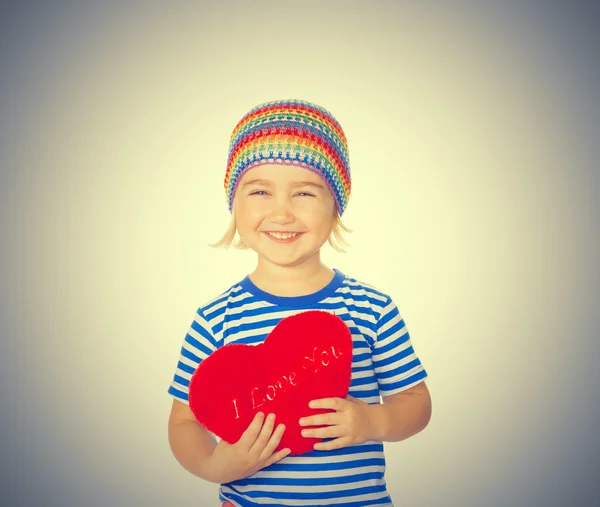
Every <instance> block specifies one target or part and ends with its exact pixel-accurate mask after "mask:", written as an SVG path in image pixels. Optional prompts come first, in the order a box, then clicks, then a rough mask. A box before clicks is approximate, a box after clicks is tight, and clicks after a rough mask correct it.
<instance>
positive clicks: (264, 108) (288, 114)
mask: <svg viewBox="0 0 600 507" xmlns="http://www.w3.org/2000/svg"><path fill="white" fill-rule="evenodd" d="M263 164H281V165H298V166H300V167H304V168H306V169H309V170H311V171H313V172H314V173H316V174H318V175H319V176H321V177H322V178H323V179H324V180H325V182H326V183H327V185H328V186H329V189H330V190H331V193H332V194H333V196H334V198H335V200H336V203H337V210H338V213H339V214H340V215H342V214H343V213H344V210H345V209H346V206H347V205H348V199H349V198H350V161H349V158H348V142H347V141H346V136H345V135H344V132H343V130H342V127H341V125H340V124H339V123H338V122H337V120H336V119H335V118H334V117H333V116H332V115H331V113H329V112H328V111H327V110H325V109H323V108H322V107H320V106H317V105H315V104H311V103H310V102H306V101H303V100H277V101H274V102H266V103H264V104H261V105H259V106H256V107H255V108H253V109H252V110H251V111H250V112H248V113H247V114H246V115H245V116H244V117H243V118H242V119H241V120H240V121H239V123H238V124H237V125H236V127H235V129H234V130H233V133H232V134H231V139H230V143H229V155H228V157H227V171H226V173H225V192H226V194H227V203H228V206H229V211H230V212H231V210H232V206H233V198H234V196H235V191H236V189H237V186H238V184H239V182H240V180H241V178H242V176H243V174H244V173H245V172H246V171H248V170H249V169H251V168H253V167H256V166H258V165H263Z"/></svg>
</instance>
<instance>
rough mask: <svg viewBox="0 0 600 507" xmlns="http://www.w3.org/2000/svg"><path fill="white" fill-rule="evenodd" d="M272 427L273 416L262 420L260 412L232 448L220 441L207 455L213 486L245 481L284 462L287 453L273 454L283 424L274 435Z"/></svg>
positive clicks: (231, 445) (282, 429) (283, 451)
mask: <svg viewBox="0 0 600 507" xmlns="http://www.w3.org/2000/svg"><path fill="white" fill-rule="evenodd" d="M263 421H264V424H263ZM274 425H275V414H269V415H268V417H267V418H266V419H265V416H264V414H263V413H262V412H259V413H257V414H256V416H255V417H254V420H253V421H252V422H251V423H250V425H249V426H248V428H247V429H246V431H244V433H242V436H241V437H240V439H239V440H238V441H237V442H236V443H235V444H230V443H228V442H226V441H224V440H221V441H220V442H219V443H218V444H217V445H216V447H215V449H214V450H213V452H212V454H211V455H210V469H211V470H213V472H214V474H215V476H216V477H218V480H215V482H219V483H221V484H224V483H226V482H231V481H235V480H239V479H243V478H246V477H248V476H249V475H252V474H253V473H255V472H258V471H259V470H261V469H262V468H265V467H268V466H269V465H272V464H273V463H275V462H277V461H279V460H281V459H283V458H285V457H286V456H287V455H288V454H289V453H290V450H289V449H282V450H280V451H279V452H277V453H275V454H273V451H274V450H275V449H276V448H277V446H278V445H279V442H280V441H281V437H282V436H283V432H284V431H285V426H284V425H283V424H280V425H279V426H278V427H277V429H275V431H273V427H274Z"/></svg>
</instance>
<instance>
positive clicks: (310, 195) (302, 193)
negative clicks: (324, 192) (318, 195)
mask: <svg viewBox="0 0 600 507" xmlns="http://www.w3.org/2000/svg"><path fill="white" fill-rule="evenodd" d="M296 195H306V196H308V197H314V195H313V194H309V193H308V192H298V193H297V194H296Z"/></svg>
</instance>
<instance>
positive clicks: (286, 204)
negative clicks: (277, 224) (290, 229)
mask: <svg viewBox="0 0 600 507" xmlns="http://www.w3.org/2000/svg"><path fill="white" fill-rule="evenodd" d="M271 216H272V218H273V220H277V221H281V220H284V221H290V220H293V219H294V214H293V213H292V203H291V201H290V200H289V199H287V198H279V199H276V200H275V201H274V202H273V209H272V210H271Z"/></svg>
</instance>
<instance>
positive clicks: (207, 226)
mask: <svg viewBox="0 0 600 507" xmlns="http://www.w3.org/2000/svg"><path fill="white" fill-rule="evenodd" d="M153 5H154V6H153ZM61 6H62V7H61V8H60V9H59V8H57V9H56V10H54V11H52V10H51V9H48V8H47V9H46V11H47V12H46V11H42V12H39V13H37V14H35V13H29V12H25V11H19V12H20V14H18V15H15V17H14V20H13V21H14V23H15V26H17V27H18V26H28V27H29V30H26V31H19V30H18V29H17V28H12V29H9V31H8V32H7V33H8V34H9V35H7V38H8V37H9V36H10V37H12V39H10V40H14V41H16V42H14V44H13V46H12V48H11V50H10V51H11V52H8V51H7V52H6V53H5V54H6V55H9V56H10V55H12V59H8V56H7V59H6V60H5V62H6V66H5V68H6V69H10V73H3V75H4V76H5V77H4V78H3V79H4V83H5V85H4V87H3V91H2V92H0V93H1V94H2V95H1V100H2V105H3V109H4V111H5V113H4V115H3V116H4V119H3V120H2V132H3V144H2V146H3V153H4V155H3V160H4V162H3V166H4V167H5V170H4V172H3V189H2V192H3V212H2V213H3V222H2V223H3V227H4V230H5V232H6V241H5V244H4V246H3V250H4V251H5V256H4V259H3V261H4V262H3V266H4V267H3V277H4V282H3V284H4V287H5V288H4V290H3V292H4V296H3V301H4V304H3V306H4V314H5V315H4V319H3V321H4V323H3V329H4V331H3V334H4V335H5V336H4V338H5V339H6V340H5V342H6V347H7V348H6V353H5V354H3V363H4V367H3V372H4V373H3V374H4V375H5V376H4V378H3V387H2V393H3V400H4V401H5V403H3V409H2V411H3V412H4V415H3V421H4V423H3V424H4V425H5V431H4V433H5V437H4V436H3V445H4V447H5V449H6V451H7V452H6V454H5V456H6V457H7V462H10V463H12V465H11V466H10V470H11V471H10V472H9V475H8V476H7V477H8V478H11V480H10V481H8V480H7V484H9V482H10V485H9V486H7V487H9V489H8V490H7V491H9V493H10V495H12V496H14V498H15V499H19V498H20V499H21V500H23V501H24V500H25V499H30V500H31V499H34V498H36V499H37V498H38V497H39V498H45V499H46V500H47V503H46V505H55V504H56V505H63V506H64V505H84V506H96V505H98V506H104V505H106V506H108V505H112V506H115V505H119V506H121V505H122V506H132V505H144V506H164V505H178V507H188V506H189V507H192V506H209V505H217V503H216V486H214V485H210V484H206V483H203V482H202V481H200V480H198V479H195V478H194V477H192V476H191V475H189V474H188V473H187V472H185V471H184V470H183V469H182V468H181V467H180V466H179V465H178V464H177V463H176V461H175V460H174V458H173V456H172V455H171V453H170V450H169V448H168V444H167V433H166V428H167V416H168V411H169V407H170V403H171V398H170V397H169V396H168V395H167V392H166V391H167V388H168V385H169V383H170V381H171V378H172V375H173V373H174V371H175V366H176V362H177V359H178V355H179V349H180V346H181V343H182V340H183V338H184V335H185V333H186V331H187V329H188V326H189V324H190V323H191V319H192V317H193V314H194V312H195V310H196V308H197V307H198V306H199V305H200V304H203V303H205V302H206V301H208V300H209V299H211V298H213V297H214V296H216V295H217V294H219V293H220V292H222V291H223V290H225V289H226V288H227V287H229V286H230V285H231V284H233V283H235V282H236V281H238V280H240V279H241V278H242V277H243V276H245V275H246V274H247V273H248V272H249V270H251V269H252V268H253V264H254V262H255V257H254V254H253V253H251V252H245V253H244V252H238V251H222V250H214V249H211V248H209V247H208V246H207V245H208V243H209V242H212V241H215V240H216V239H218V238H219V237H220V235H221V233H222V232H223V231H224V229H225V227H226V226H227V223H228V219H229V214H228V212H227V208H226V203H225V197H224V192H223V188H222V183H223V177H224V170H225V163H226V157H227V147H228V141H229V135H230V133H231V130H232V129H233V127H234V126H235V124H236V122H237V121H238V120H239V118H240V117H241V116H242V115H243V114H244V113H245V112H246V111H248V110H249V109H250V108H251V107H254V106H255V105H257V104H259V103H261V102H265V101H269V100H274V99H279V98H300V99H304V100H309V101H312V102H316V103H317V104H320V105H322V106H324V107H326V108H327V109H329V110H330V111H331V112H332V113H333V114H334V115H335V116H336V118H337V119H338V120H339V121H340V122H341V124H342V125H343V127H344V129H345V131H346V134H347V137H348V141H349V146H350V160H351V167H352V177H353V184H352V185H353V186H352V196H351V199H350V203H349V207H348V210H347V213H346V215H345V217H344V218H345V223H346V224H347V225H348V226H349V227H351V228H352V229H354V232H353V233H352V234H351V235H349V236H348V239H349V241H350V243H351V244H352V248H351V249H350V251H349V252H348V253H347V254H344V255H342V254H338V253H336V252H334V251H333V250H331V249H329V248H328V247H326V248H325V249H324V251H323V256H324V260H325V262H326V263H328V264H329V265H330V266H333V267H337V268H338V269H340V270H342V271H343V272H346V273H347V274H349V275H351V276H354V277H356V278H358V279H360V280H363V281H365V282H367V283H370V284H372V285H375V286H376V287H378V288H380V289H381V290H382V291H384V292H386V293H388V294H390V295H391V296H392V297H393V298H394V299H395V301H396V302H397V304H398V306H399V308H400V312H401V313H402V315H403V317H404V318H405V321H406V324H407V326H408V328H409V331H410V332H411V335H412V338H413V343H414V346H415V349H416V351H417V354H418V355H419V357H420V358H421V360H422V362H423V363H424V365H425V367H426V368H427V370H428V372H429V379H428V384H429V387H430V390H431V393H432V397H433V418H432V420H431V423H430V425H429V427H428V428H427V429H426V430H425V431H424V432H423V433H421V434H419V435H418V436H416V437H414V438H412V439H410V440H408V441H405V442H401V443H397V444H390V445H387V446H386V451H387V456H388V472H387V477H388V480H389V489H390V492H391V494H392V496H393V498H394V500H395V502H396V505H397V506H410V507H421V506H426V507H435V506H440V507H441V506H444V507H450V506H458V505H460V506H486V507H490V506H498V507H500V506H508V505H511V506H527V507H529V506H534V505H546V506H549V505H566V504H564V503H560V499H561V498H563V496H561V495H564V497H565V498H567V497H568V498H571V502H570V503H569V505H575V503H574V502H575V501H576V500H577V498H579V497H577V495H578V494H580V495H581V494H583V493H585V492H589V491H591V488H593V487H594V485H593V482H592V481H591V478H592V475H591V471H590V470H591V468H590V467H591V466H592V464H593V463H597V462H598V453H597V451H598V447H597V442H598V439H597V437H593V435H595V431H593V428H594V424H595V426H596V429H597V423H598V414H599V410H598V398H597V394H594V395H592V392H591V390H590V389H591V388H590V387H589V386H592V385H594V383H596V384H597V381H598V379H599V375H598V373H597V368H596V360H597V358H598V351H599V348H598V344H597V335H598V322H597V317H595V316H594V315H595V313H593V310H595V307H596V306H597V303H598V270H597V258H598V245H597V237H596V235H595V233H596V232H597V231H594V227H595V226H596V222H597V216H598V215H597V213H598V205H597V201H596V200H594V198H593V194H592V192H594V189H595V188H597V187H596V185H597V183H598V178H597V175H596V173H595V172H594V170H595V167H594V165H593V164H592V160H593V159H592V156H591V154H592V151H593V150H595V152H597V145H596V144H593V143H592V137H593V133H594V132H597V125H598V123H597V121H596V118H597V117H596V116H595V112H596V111H597V105H596V102H595V101H594V100H592V98H593V97H592V87H591V84H590V81H589V79H588V78H589V77H590V76H591V75H592V74H593V71H592V70H590V68H589V67H588V66H586V65H585V64H586V60H585V57H586V54H585V53H583V54H582V53H580V52H578V51H579V49H580V46H578V45H577V38H576V35H577V30H576V27H575V26H572V25H567V24H566V21H565V22H564V23H565V24H564V25H561V24H560V23H561V21H560V20H559V17H555V14H553V13H552V12H550V11H548V12H547V13H545V14H544V15H543V16H541V15H540V14H539V13H536V12H534V11H529V10H527V9H525V8H524V7H521V8H517V7H514V6H513V7H508V6H505V7H502V8H501V7H496V9H495V10H493V9H492V8H491V7H489V6H488V7H485V8H484V7H483V4H480V6H479V7H478V8H473V7H470V8H469V7H466V6H463V7H457V6H453V7H450V4H449V3H440V4H439V5H438V6H437V8H434V7H432V6H428V7H425V6H424V4H421V3H420V2H405V3H402V2H398V3H393V2H387V3H386V2H308V3H302V4H298V3H289V4H287V3H285V2H283V3H282V2H258V3H246V2H222V3H217V2H213V3H200V2H198V3H196V4H186V6H185V7H184V6H182V5H177V6H175V5H174V4H169V6H167V4H163V5H162V6H161V7H158V6H156V5H155V4H153V3H152V4H151V3H148V4H147V6H146V7H144V8H141V7H139V6H138V7H136V8H133V7H131V8H125V7H116V6H113V5H112V4H106V5H105V6H104V7H102V5H101V3H100V2H98V3H97V4H95V6H94V7H93V8H92V7H85V8H84V7H81V6H80V7H73V6H71V7H68V6H67V5H66V4H64V5H63V4H61ZM556 16H558V14H556ZM560 19H563V18H560ZM27 20H29V21H27ZM27 22H28V23H29V24H28V25H27ZM19 23H21V25H19ZM7 26H8V25H7ZM557 27H558V28H559V29H558V31H557ZM7 29H8V28H7ZM560 29H563V30H564V32H561V31H560ZM567 32H568V33H569V34H572V35H573V38H571V39H569V38H568V37H566V36H561V35H560V34H561V33H567ZM581 47H583V44H582V46H581ZM586 47H587V46H586ZM577 55H578V56H579V58H580V60H577V58H576V56H577ZM586 72H588V74H586ZM593 121H596V123H593ZM594 421H595V422H594ZM589 442H592V444H590V443H589ZM594 446H595V447H594ZM3 459H4V458H3ZM573 467H580V469H579V468H578V469H577V473H574V471H573V470H574V469H573ZM582 492H583V493H582ZM36 495H37V496H36ZM581 498H583V497H581ZM50 500H51V501H50ZM16 501H17V500H15V502H16ZM554 501H556V502H558V503H552V502H554ZM544 502H545V503H544ZM38 504H39V503H38ZM14 505H25V503H14ZM581 505H584V503H582V504H581ZM587 505H589V504H587Z"/></svg>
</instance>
